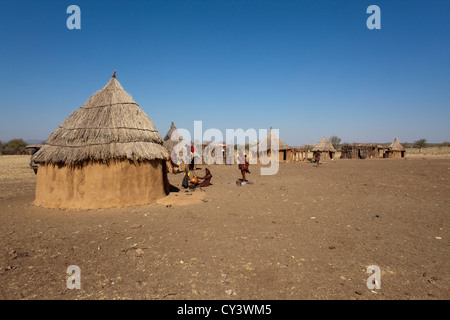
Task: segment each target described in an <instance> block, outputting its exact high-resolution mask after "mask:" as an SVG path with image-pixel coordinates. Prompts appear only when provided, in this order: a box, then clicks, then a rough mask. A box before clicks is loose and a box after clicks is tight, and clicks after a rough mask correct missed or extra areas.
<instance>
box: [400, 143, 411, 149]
mask: <svg viewBox="0 0 450 320" xmlns="http://www.w3.org/2000/svg"><path fill="white" fill-rule="evenodd" d="M402 146H403V147H404V148H411V144H410V143H409V142H403V143H402Z"/></svg>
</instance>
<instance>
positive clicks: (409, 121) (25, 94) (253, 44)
mask: <svg viewBox="0 0 450 320" xmlns="http://www.w3.org/2000/svg"><path fill="white" fill-rule="evenodd" d="M71 4H76V5H78V6H79V7H80V9H81V30H69V29H67V27H66V20H67V18H68V17H69V14H67V13H66V9H67V7H68V6H69V5H71ZM372 4H375V5H378V6H379V7H380V9H381V30H369V29H368V28H367V27H366V20H367V18H368V17H369V16H370V15H369V14H367V13H366V10H367V7H368V6H369V5H372ZM449 14H450V1H447V0H442V1H436V0H434V1H433V0H431V1H430V0H429V1H425V0H422V1H400V0H389V1H384V0H370V1H365V0H308V1H303V0H297V1H286V0H278V1H276V0H274V1H268V0H259V1H256V0H255V1H246V0H239V1H233V0H223V1H218V0H209V1H207V0H204V1H171V0H166V1H138V0H135V1H122V0H120V1H119V0H117V1H115V0H95V1H92V0H91V1H75V0H72V1H64V0H53V1H50V0H46V1H23V0H2V3H1V8H0V40H1V41H0V57H1V59H0V70H1V71H0V96H1V99H0V111H1V113H0V140H2V141H3V142H5V141H8V140H9V139H12V138H23V139H42V140H45V139H47V137H48V136H49V134H50V133H51V132H52V131H53V130H55V129H56V128H57V127H58V125H59V124H60V123H61V122H63V121H64V119H65V118H66V117H67V116H69V115H70V114H71V113H72V112H73V111H75V110H76V109H77V108H79V107H81V106H82V105H83V103H84V102H85V101H86V100H87V99H88V98H89V97H90V96H91V95H92V94H93V93H94V92H96V91H98V90H100V89H101V88H103V86H104V85H105V84H106V83H107V82H108V80H109V78H110V77H111V75H112V73H113V70H117V78H118V80H119V81H120V82H121V84H122V85H123V87H124V88H125V90H127V91H128V92H129V93H130V94H131V95H132V96H133V98H134V99H135V100H136V102H137V103H138V104H139V105H140V106H141V108H142V109H143V110H144V111H145V112H146V113H147V114H148V115H149V116H150V118H151V119H152V120H153V122H154V123H155V125H156V127H157V129H158V130H159V132H160V134H161V135H162V136H164V135H165V134H166V132H167V130H168V129H169V127H170V122H171V121H174V123H175V125H176V126H177V127H179V128H186V129H188V130H193V122H194V120H202V121H203V128H204V129H207V128H218V129H220V130H221V131H222V132H223V133H224V134H225V130H226V129H227V128H230V129H238V128H242V129H244V130H245V129H249V128H255V129H261V128H262V129H264V128H267V129H268V128H269V127H270V126H272V127H274V128H278V129H279V130H280V136H281V138H282V140H284V142H286V143H287V144H290V145H301V144H305V143H316V142H318V141H319V140H320V139H321V138H322V137H323V136H326V137H330V136H332V135H337V136H339V137H341V138H342V141H345V142H389V141H392V140H393V138H394V137H398V138H399V139H400V141H401V142H404V141H409V142H412V141H414V140H418V139H420V138H426V139H427V140H428V141H430V142H443V141H449V140H450V126H449V125H448V123H449V119H450V19H449Z"/></svg>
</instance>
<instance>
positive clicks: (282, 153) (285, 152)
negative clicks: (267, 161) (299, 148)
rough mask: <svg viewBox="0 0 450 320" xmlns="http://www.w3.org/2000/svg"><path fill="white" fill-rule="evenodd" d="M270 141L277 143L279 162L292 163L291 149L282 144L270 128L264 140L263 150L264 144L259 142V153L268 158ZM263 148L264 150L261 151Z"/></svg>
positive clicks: (270, 146) (270, 147)
mask: <svg viewBox="0 0 450 320" xmlns="http://www.w3.org/2000/svg"><path fill="white" fill-rule="evenodd" d="M272 140H273V141H278V153H279V157H278V159H279V161H280V162H283V161H292V148H291V147H289V146H288V145H287V144H286V143H284V142H283V141H282V140H281V139H280V137H279V136H278V135H277V134H276V133H275V132H274V131H273V129H272V127H270V131H269V133H268V134H267V137H266V139H265V144H266V147H265V148H264V147H263V146H264V143H262V142H260V143H259V145H258V149H259V152H260V153H261V152H262V153H263V154H267V156H268V157H270V154H271V150H272ZM262 148H264V149H265V150H262Z"/></svg>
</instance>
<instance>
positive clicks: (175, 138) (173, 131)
mask: <svg viewBox="0 0 450 320" xmlns="http://www.w3.org/2000/svg"><path fill="white" fill-rule="evenodd" d="M180 140H183V136H182V135H181V134H180V132H179V131H178V129H177V127H175V124H174V123H173V122H172V124H171V125H170V129H169V131H168V132H167V134H166V136H165V137H164V147H166V148H167V150H169V152H170V151H172V149H173V148H174V147H175V146H176V145H177V144H178V143H179V142H180Z"/></svg>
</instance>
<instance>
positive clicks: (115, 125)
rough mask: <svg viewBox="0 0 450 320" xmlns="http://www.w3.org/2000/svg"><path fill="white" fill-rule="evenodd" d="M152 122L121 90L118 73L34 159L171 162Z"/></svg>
mask: <svg viewBox="0 0 450 320" xmlns="http://www.w3.org/2000/svg"><path fill="white" fill-rule="evenodd" d="M168 158H169V153H168V151H167V149H166V148H164V146H163V140H162V138H161V136H160V135H159V133H158V131H157V130H156V128H155V125H154V124H153V122H152V120H151V119H150V118H149V117H148V116H147V115H146V114H145V112H144V111H143V110H142V109H141V108H140V107H139V106H138V105H137V103H136V102H135V101H134V100H133V98H132V97H131V96H130V95H129V94H128V93H127V92H126V91H125V90H124V89H123V88H122V86H121V85H120V83H119V81H117V79H116V72H115V71H114V74H113V76H112V78H111V80H109V82H108V83H107V84H106V86H105V87H104V88H103V89H102V90H100V91H98V92H96V93H95V94H94V95H93V96H92V97H90V98H89V99H88V100H87V101H86V102H85V104H84V105H83V106H82V107H81V108H79V109H78V110H76V111H75V112H74V113H72V114H71V115H70V116H69V117H68V118H67V119H66V120H65V121H64V122H63V123H62V124H61V125H60V126H59V127H58V128H57V129H56V130H55V131H54V132H53V133H52V134H51V135H50V137H49V138H48V140H47V143H46V144H45V145H44V146H43V147H42V148H41V149H40V150H39V151H38V152H37V153H35V154H34V156H33V160H34V161H36V162H40V163H41V162H42V163H58V164H66V165H70V164H76V163H82V162H84V161H103V162H107V161H109V160H111V159H130V160H138V161H144V160H156V159H168Z"/></svg>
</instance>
